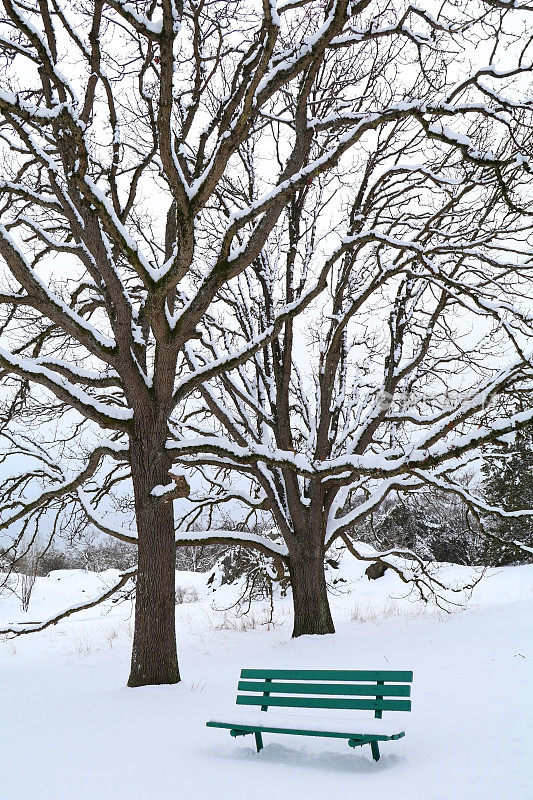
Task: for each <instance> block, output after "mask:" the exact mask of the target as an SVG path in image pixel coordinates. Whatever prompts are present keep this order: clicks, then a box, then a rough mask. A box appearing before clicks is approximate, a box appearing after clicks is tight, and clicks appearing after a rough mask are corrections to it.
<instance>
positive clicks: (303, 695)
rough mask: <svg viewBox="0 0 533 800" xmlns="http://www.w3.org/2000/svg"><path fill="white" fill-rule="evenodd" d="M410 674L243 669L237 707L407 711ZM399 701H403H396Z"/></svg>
mask: <svg viewBox="0 0 533 800" xmlns="http://www.w3.org/2000/svg"><path fill="white" fill-rule="evenodd" d="M412 680H413V673H412V672H407V671H402V672H400V671H395V670H338V669H243V670H242V671H241V679H240V681H239V685H238V687H237V689H238V691H239V692H251V693H252V694H237V704H238V705H245V706H261V710H262V711H266V710H267V709H268V707H269V706H276V707H279V706H282V707H292V708H294V707H296V708H339V709H361V710H364V711H374V712H375V713H374V716H375V717H378V718H380V717H381V715H382V712H383V711H410V710H411V701H410V700H406V699H404V698H407V697H410V695H411V686H410V685H409V684H410V683H411V682H412ZM398 698H402V699H398Z"/></svg>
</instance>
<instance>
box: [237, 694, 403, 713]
mask: <svg viewBox="0 0 533 800" xmlns="http://www.w3.org/2000/svg"><path fill="white" fill-rule="evenodd" d="M237 705H241V706H278V707H279V706H281V707H285V708H339V709H349V708H353V709H358V710H362V711H410V710H411V701H410V700H350V699H346V698H344V697H331V698H330V697H272V696H270V697H263V696H260V697H255V696H254V695H245V694H238V695H237Z"/></svg>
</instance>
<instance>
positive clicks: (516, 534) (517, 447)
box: [483, 428, 533, 567]
mask: <svg viewBox="0 0 533 800" xmlns="http://www.w3.org/2000/svg"><path fill="white" fill-rule="evenodd" d="M483 473H484V475H485V480H484V494H485V498H486V500H487V502H489V503H490V505H492V506H499V507H501V508H503V509H504V510H505V511H521V510H524V509H533V428H527V429H524V430H523V431H520V432H518V433H517V434H516V438H515V440H514V442H513V443H512V444H510V445H508V446H507V447H506V448H505V450H502V451H500V452H494V453H493V454H492V455H491V457H490V459H488V460H487V462H486V464H485V465H484V467H483ZM488 531H489V533H493V534H494V535H495V536H497V537H498V538H499V539H503V540H509V542H510V544H508V545H507V544H505V542H500V541H498V540H497V539H487V543H486V547H485V553H484V557H485V559H484V560H485V562H486V563H487V564H489V565H490V566H498V567H499V566H504V565H507V564H516V563H524V562H527V561H531V560H533V559H528V558H527V557H525V556H524V553H523V552H521V551H519V550H517V548H516V547H514V546H513V545H512V542H513V541H514V540H519V541H521V542H523V543H525V544H529V545H533V516H532V517H525V516H524V517H507V518H505V517H495V516H493V517H492V519H491V520H490V523H489V526H488Z"/></svg>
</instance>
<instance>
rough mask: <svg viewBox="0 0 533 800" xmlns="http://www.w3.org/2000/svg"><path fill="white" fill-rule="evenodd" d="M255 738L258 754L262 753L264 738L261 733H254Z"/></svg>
mask: <svg viewBox="0 0 533 800" xmlns="http://www.w3.org/2000/svg"><path fill="white" fill-rule="evenodd" d="M254 736H255V746H256V747H257V752H258V753H260V752H261V750H262V749H263V737H262V736H261V733H260V732H259V731H256V732H255V733H254Z"/></svg>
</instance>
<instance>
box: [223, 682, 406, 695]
mask: <svg viewBox="0 0 533 800" xmlns="http://www.w3.org/2000/svg"><path fill="white" fill-rule="evenodd" d="M237 688H238V690H239V691H240V692H270V694H326V695H327V694H330V695H348V696H349V695H361V696H365V697H367V696H370V697H376V696H379V697H409V696H410V694H411V687H410V685H409V684H408V683H405V684H400V685H398V686H395V685H393V684H389V685H388V686H387V685H385V686H377V685H376V684H372V683H368V684H355V683H331V684H328V683H274V682H273V683H266V682H260V681H239V684H238V686H237Z"/></svg>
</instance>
